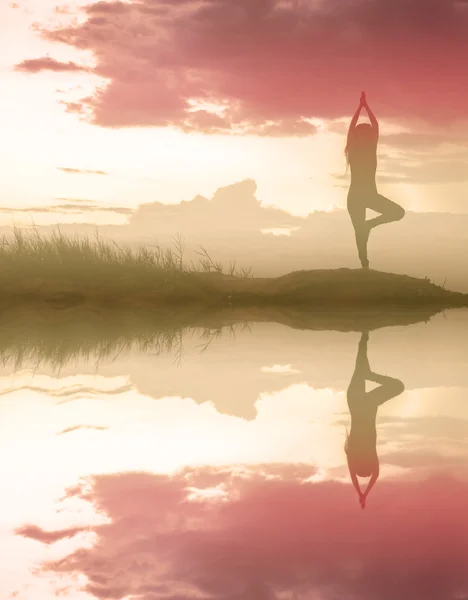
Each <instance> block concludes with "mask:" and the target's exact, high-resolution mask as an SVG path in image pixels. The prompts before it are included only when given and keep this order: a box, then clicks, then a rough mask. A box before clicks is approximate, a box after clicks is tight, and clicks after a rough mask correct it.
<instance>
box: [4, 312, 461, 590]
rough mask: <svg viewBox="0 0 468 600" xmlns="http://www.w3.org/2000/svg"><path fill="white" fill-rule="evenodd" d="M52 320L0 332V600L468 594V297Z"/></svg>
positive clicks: (11, 326)
mask: <svg viewBox="0 0 468 600" xmlns="http://www.w3.org/2000/svg"><path fill="white" fill-rule="evenodd" d="M350 319H351V321H352V316H351V317H350ZM41 323H42V324H41V327H42V329H40V333H37V332H38V331H39V329H35V330H34V331H35V332H36V333H34V336H35V337H34V340H32V341H31V336H33V333H32V331H33V327H31V326H30V325H24V324H23V325H18V328H20V327H23V328H24V329H17V328H15V327H14V326H13V325H10V326H9V328H8V326H7V325H4V327H3V329H2V332H3V333H2V338H3V342H0V350H1V357H2V359H3V361H2V366H1V369H0V386H1V391H0V394H1V396H0V430H1V435H0V444H1V454H2V457H3V460H2V461H1V466H0V470H1V472H0V476H1V481H2V511H1V513H0V553H1V556H2V562H1V565H0V580H1V582H2V583H1V598H5V599H7V598H15V599H17V600H50V598H53V597H56V596H57V597H60V598H63V599H73V600H91V599H96V598H97V599H99V600H104V599H106V600H108V599H111V600H114V599H115V600H124V599H125V600H136V599H138V600H166V599H167V600H189V599H190V600H192V599H193V600H195V599H197V600H200V599H203V600H205V599H206V600H208V599H226V600H273V599H275V600H276V599H277V600H335V599H338V598H339V599H348V598H349V599H352V600H354V599H358V598H359V599H360V600H362V599H364V600H367V599H369V600H370V599H372V600H390V599H392V600H393V598H399V599H400V600H401V599H402V600H406V599H408V600H419V599H421V600H422V599H424V600H427V599H430V598H434V600H435V599H437V600H448V599H463V598H468V570H467V569H466V565H467V564H468V544H467V540H468V522H467V519H466V505H467V501H468V401H467V391H468V336H467V334H466V332H467V331H468V310H453V311H448V312H446V313H439V314H436V315H434V316H432V317H431V318H430V319H429V320H427V322H425V321H422V322H418V323H414V324H412V325H407V326H405V325H391V324H390V325H389V326H387V327H382V328H378V329H376V330H372V331H369V334H368V336H367V334H366V332H363V331H359V327H358V326H357V327H356V329H358V330H357V331H335V330H326V329H325V330H319V329H314V330H310V329H307V328H302V329H301V328H296V329H293V328H291V327H288V326H287V325H285V324H278V323H269V322H248V321H245V322H240V323H230V324H228V325H226V326H225V327H223V326H222V325H220V326H218V327H213V328H206V327H205V328H202V327H195V328H192V327H184V328H183V329H181V330H180V331H178V330H175V331H172V332H171V333H170V335H166V337H163V338H161V337H156V338H155V337H154V336H153V337H151V336H147V338H145V335H144V334H143V333H144V332H142V331H139V333H138V339H137V340H136V341H132V339H131V336H130V338H126V339H125V340H123V341H122V340H121V343H120V342H118V341H116V340H115V339H114V340H113V341H112V340H111V341H103V342H102V343H100V341H99V336H98V334H97V333H95V335H94V338H93V339H91V338H90V337H89V336H91V334H92V331H96V328H94V329H93V328H91V327H89V328H88V329H86V328H85V327H84V325H83V326H82V324H81V323H80V321H79V320H75V322H74V324H73V327H74V333H73V336H74V338H73V339H74V340H75V341H73V340H71V338H70V339H69V340H68V341H67V340H65V341H63V335H62V334H63V331H64V330H63V328H62V327H55V326H54V327H51V328H50V332H49V334H47V327H46V325H47V322H45V321H44V322H41ZM85 330H86V332H87V335H88V334H89V335H88V338H86V340H85V341H84V342H83V341H80V342H79V343H75V342H76V339H77V337H79V336H80V331H85ZM90 332H91V333H90ZM67 339H68V338H67ZM122 339H123V338H122ZM129 340H130V341H129ZM372 477H373V478H374V481H373V486H372V488H371V490H370V491H369V493H368V494H367V496H365V497H364V496H363V494H364V490H365V488H366V485H367V483H368V481H369V478H372ZM353 479H354V483H353ZM356 481H357V483H358V484H359V486H360V487H359V489H361V495H360V494H359V491H358V489H357V487H356Z"/></svg>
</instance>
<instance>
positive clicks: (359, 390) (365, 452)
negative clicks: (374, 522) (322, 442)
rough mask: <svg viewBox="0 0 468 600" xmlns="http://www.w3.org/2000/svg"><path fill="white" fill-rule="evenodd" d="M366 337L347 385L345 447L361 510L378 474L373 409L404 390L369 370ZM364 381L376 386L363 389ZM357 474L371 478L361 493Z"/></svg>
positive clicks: (393, 381) (360, 346)
mask: <svg viewBox="0 0 468 600" xmlns="http://www.w3.org/2000/svg"><path fill="white" fill-rule="evenodd" d="M368 340H369V334H368V333H363V334H362V337H361V341H360V342H359V350H358V355H357V358H356V367H355V369H354V374H353V377H352V379H351V383H350V384H349V387H348V406H349V412H350V414H351V431H350V433H349V436H348V439H347V440H346V446H345V451H346V454H347V458H348V467H349V472H350V475H351V480H352V482H353V485H354V487H355V488H356V491H357V493H358V494H359V503H360V504H361V507H362V508H363V509H364V508H365V506H366V498H367V496H368V495H369V492H370V491H371V489H372V488H373V487H374V485H375V482H376V481H377V478H378V476H379V459H378V457H377V448H376V444H377V432H376V423H375V421H376V418H377V410H378V408H379V406H380V405H381V404H383V403H384V402H387V400H390V399H391V398H394V397H395V396H398V395H400V394H401V393H402V392H403V390H404V389H405V387H404V385H403V384H402V382H401V381H399V380H398V379H394V378H393V377H387V376H385V375H378V374H377V373H373V372H372V371H371V369H370V366H369V361H368V359H367V342H368ZM366 380H367V381H374V382H375V383H379V384H380V385H379V387H377V388H375V389H373V390H371V391H370V392H366ZM358 477H370V478H371V479H370V481H369V483H368V485H367V489H366V491H365V492H364V493H362V492H361V488H360V486H359V482H358V479H357V478H358Z"/></svg>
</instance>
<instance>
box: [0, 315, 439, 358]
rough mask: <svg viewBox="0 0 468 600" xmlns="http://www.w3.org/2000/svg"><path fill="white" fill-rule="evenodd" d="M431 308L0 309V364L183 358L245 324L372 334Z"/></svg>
mask: <svg viewBox="0 0 468 600" xmlns="http://www.w3.org/2000/svg"><path fill="white" fill-rule="evenodd" d="M436 312H437V310H436V309H434V308H432V309H428V308H426V309H418V310H398V311H391V310H387V309H385V310H382V309H367V310H361V311H343V310H340V309H334V310H333V309H332V310H325V309H322V310H316V309H312V310H310V309H309V310H302V309H297V308H286V307H261V308H258V307H257V308H232V309H230V308H224V309H219V310H218V309H216V310H213V309H212V310H209V311H207V310H205V309H197V308H193V307H192V308H188V307H180V308H178V309H176V310H174V309H173V308H171V309H167V308H166V309H163V308H161V309H158V310H150V309H148V308H144V307H143V308H139V309H138V310H135V309H132V310H130V309H107V308H106V309H100V310H99V309H96V308H93V307H72V308H68V309H65V310H56V309H54V308H51V307H49V306H42V307H40V308H38V306H37V305H34V306H26V305H24V304H22V305H18V306H16V307H14V308H10V309H7V310H4V311H3V312H0V362H2V363H3V364H4V365H7V366H8V367H12V368H13V369H15V370H19V369H21V368H23V367H28V368H29V367H34V366H39V365H40V364H47V365H49V366H51V367H53V368H55V369H60V368H61V367H62V366H64V365H65V364H67V363H70V362H71V363H75V362H76V361H78V360H80V361H85V362H96V363H99V362H100V361H105V362H108V361H112V360H114V359H115V358H116V357H117V356H118V355H119V354H121V353H123V352H126V351H129V350H131V349H137V350H139V351H141V352H148V353H151V354H161V353H171V354H173V356H174V361H176V362H181V361H182V359H183V342H184V339H186V335H187V334H190V335H195V336H196V338H197V343H196V346H197V349H198V351H199V352H200V354H202V353H204V352H206V351H208V352H209V351H210V350H211V344H212V342H213V341H214V340H216V339H218V338H219V337H220V336H221V335H228V336H230V337H235V335H236V333H237V332H238V331H240V330H244V329H246V328H247V329H248V328H249V327H250V324H251V323H260V322H274V323H280V324H283V325H286V326H289V327H292V328H296V329H302V330H305V329H307V330H337V331H364V330H365V331H370V330H373V329H377V328H379V327H385V326H394V325H410V324H412V323H417V322H419V321H427V320H429V319H430V318H431V316H433V315H434V314H435V313H436ZM278 342H279V343H280V342H281V340H280V339H279V340H278Z"/></svg>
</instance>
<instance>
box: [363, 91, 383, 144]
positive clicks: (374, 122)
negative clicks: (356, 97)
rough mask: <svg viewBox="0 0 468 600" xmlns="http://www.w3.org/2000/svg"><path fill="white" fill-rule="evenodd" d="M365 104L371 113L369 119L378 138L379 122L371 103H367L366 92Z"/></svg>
mask: <svg viewBox="0 0 468 600" xmlns="http://www.w3.org/2000/svg"><path fill="white" fill-rule="evenodd" d="M363 93H364V92H363ZM363 106H364V108H365V109H366V111H367V114H368V115H369V121H370V122H371V125H372V129H373V130H374V132H375V135H376V137H377V138H378V137H379V122H378V121H377V118H376V116H375V115H374V113H373V112H372V111H371V109H370V108H369V105H368V104H367V100H366V96H365V94H364V104H363Z"/></svg>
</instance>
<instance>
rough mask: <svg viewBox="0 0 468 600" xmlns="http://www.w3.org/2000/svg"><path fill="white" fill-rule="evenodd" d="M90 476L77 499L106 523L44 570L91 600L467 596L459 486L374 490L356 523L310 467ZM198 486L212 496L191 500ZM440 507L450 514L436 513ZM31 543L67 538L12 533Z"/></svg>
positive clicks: (448, 481)
mask: <svg viewBox="0 0 468 600" xmlns="http://www.w3.org/2000/svg"><path fill="white" fill-rule="evenodd" d="M259 471H260V472H259V473H256V472H255V471H253V472H252V471H246V470H244V471H242V472H241V473H235V472H234V473H233V472H231V470H230V469H229V468H226V469H222V470H217V469H200V470H195V471H193V470H186V471H183V472H180V473H178V474H175V475H173V476H170V477H169V476H161V475H159V476H157V475H152V474H149V473H124V474H120V475H115V476H98V477H95V478H94V479H93V481H92V484H93V485H92V488H91V490H88V491H83V492H77V491H75V493H78V495H79V497H81V498H83V499H85V500H87V501H89V502H91V503H93V505H94V507H95V508H96V509H98V510H99V511H102V512H104V513H105V514H107V515H108V517H109V518H110V521H109V522H108V523H106V524H102V525H97V526H94V527H93V530H94V531H95V532H96V534H97V535H98V539H99V542H98V543H97V544H96V545H95V546H94V547H92V548H89V547H88V548H87V549H84V550H81V551H76V552H72V553H71V554H69V556H68V557H66V558H64V559H63V560H59V561H50V562H49V563H48V564H46V565H45V567H44V573H48V571H49V570H51V571H53V572H55V573H59V574H69V573H72V572H78V573H80V574H83V575H85V576H86V577H87V579H88V584H87V585H86V590H87V591H88V592H89V593H90V594H92V595H93V596H95V597H96V598H99V599H104V598H116V599H117V598H123V597H129V596H138V597H139V598H141V599H142V600H150V599H151V600H153V599H154V598H155V597H157V598H158V599H159V598H160V599H166V598H167V599H169V598H171V599H173V598H175V597H177V598H179V597H180V598H182V597H183V598H187V599H191V598H203V599H205V598H206V599H208V598H213V597H216V598H219V599H222V598H226V599H228V598H229V599H230V600H231V599H233V598H236V599H237V598H239V599H240V598H242V599H246V600H257V599H258V598H268V599H270V598H271V599H273V598H281V597H285V598H286V597H289V596H288V594H289V595H291V597H292V596H294V597H295V598H309V597H312V595H317V596H318V597H320V598H323V599H324V600H332V599H333V600H334V599H335V598H338V597H350V598H355V597H359V598H364V599H367V598H369V600H370V599H373V600H376V599H379V600H380V599H382V600H388V599H389V598H394V597H399V598H403V599H405V600H406V599H408V600H409V599H411V600H413V599H414V598H418V599H419V598H421V599H422V598H434V600H440V598H444V599H445V598H447V599H455V598H459V597H463V595H464V594H465V593H466V592H467V591H468V574H467V571H466V562H467V560H468V550H467V546H466V543H465V540H466V538H467V536H468V522H467V520H466V518H465V512H466V506H465V505H466V496H467V492H468V488H467V485H468V480H467V479H465V481H460V480H457V479H454V478H452V477H437V476H431V477H428V478H427V479H426V480H424V481H422V482H421V481H417V482H413V481H412V480H411V479H410V478H405V479H393V480H388V481H385V482H381V484H380V486H379V492H378V494H376V495H375V496H374V498H373V499H372V510H369V511H368V512H367V513H366V514H365V518H364V519H363V517H362V514H361V512H360V509H359V506H358V504H357V502H356V501H355V498H354V494H353V490H352V488H351V486H350V485H344V484H341V483H339V482H330V481H327V482H316V483H305V480H306V479H310V476H311V475H313V473H314V469H313V467H308V466H301V465H297V466H295V465H284V466H276V467H275V466H274V465H273V466H269V465H264V466H263V467H262V466H261V467H260V469H259ZM192 488H196V489H198V490H203V489H205V490H208V492H210V491H211V490H213V489H216V488H218V489H222V490H223V492H224V493H223V494H218V495H217V494H213V493H207V494H206V497H205V498H203V495H202V494H198V495H197V496H195V497H194V496H193V493H192V491H191V490H192ZM447 506H450V510H449V511H448V510H447ZM31 531H32V534H33V535H34V538H35V539H38V538H40V537H41V536H42V537H44V538H45V539H46V540H48V539H49V538H50V536H54V535H55V536H57V538H60V536H61V535H68V533H69V532H68V531H65V532H61V531H57V532H54V531H47V530H44V531H41V530H38V529H37V528H34V529H32V530H29V529H28V528H25V529H23V530H22V531H21V532H20V533H22V534H23V535H26V536H27V535H30V534H31Z"/></svg>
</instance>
